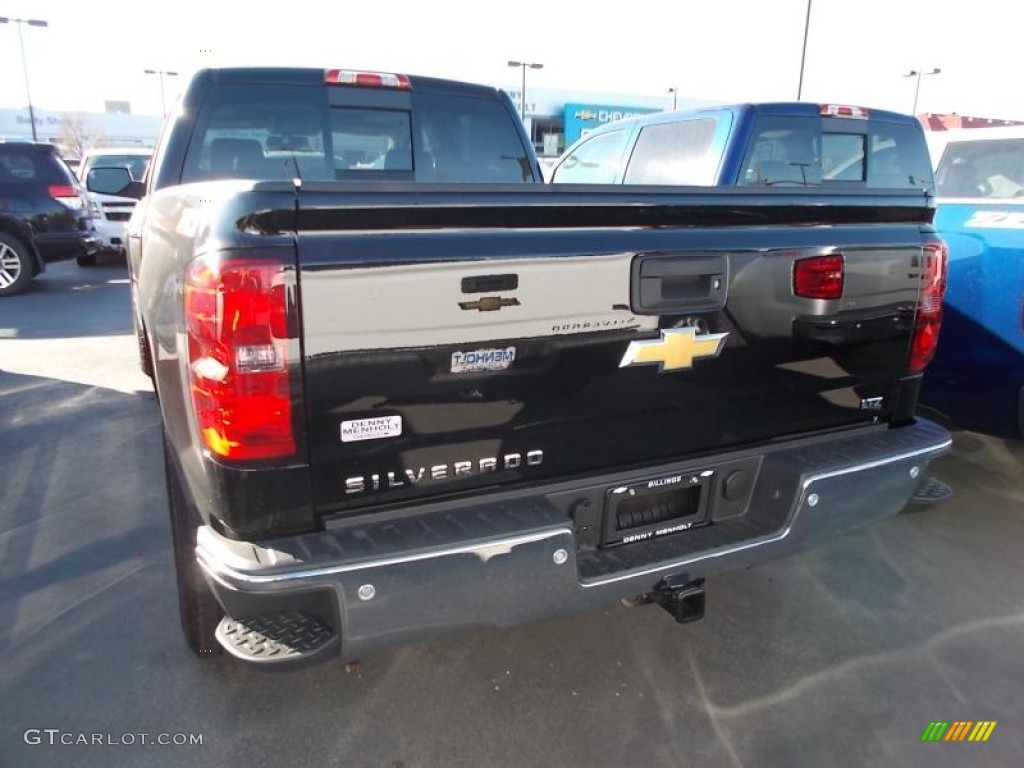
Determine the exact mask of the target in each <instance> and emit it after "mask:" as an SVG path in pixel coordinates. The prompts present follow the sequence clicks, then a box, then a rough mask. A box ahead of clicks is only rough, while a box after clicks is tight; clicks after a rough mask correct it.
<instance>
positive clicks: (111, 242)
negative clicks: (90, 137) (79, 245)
mask: <svg viewBox="0 0 1024 768" xmlns="http://www.w3.org/2000/svg"><path fill="white" fill-rule="evenodd" d="M152 156H153V150H152V149H146V148H142V147H109V148H106V149H91V150H89V151H88V152H86V153H85V154H84V155H83V156H82V161H81V163H79V165H78V168H77V173H78V178H79V179H81V181H82V183H83V184H87V183H88V179H89V171H90V170H92V169H93V168H127V169H128V172H129V173H131V175H132V179H133V180H135V181H141V180H142V177H143V175H144V174H145V173H146V167H147V166H148V165H149V160H150V158H151V157H152ZM89 202H90V205H89V208H90V211H91V213H92V218H93V223H94V225H95V227H96V232H97V234H98V235H99V238H100V248H101V250H105V251H113V252H116V253H124V252H125V248H126V243H125V240H124V225H125V222H127V221H128V219H129V218H131V215H132V210H133V209H134V208H135V203H136V201H135V200H133V199H132V198H129V197H117V196H115V195H102V194H99V193H97V192H90V193H89Z"/></svg>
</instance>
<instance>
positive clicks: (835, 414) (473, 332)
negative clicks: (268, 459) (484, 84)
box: [298, 188, 931, 515]
mask: <svg viewBox="0 0 1024 768" xmlns="http://www.w3.org/2000/svg"><path fill="white" fill-rule="evenodd" d="M467 197H468V198H470V199H471V192H468V191H463V192H461V193H460V195H455V194H442V193H437V194H433V193H425V192H419V193H416V194H413V193H410V194H409V195H407V196H406V197H404V198H403V196H402V195H400V194H399V195H396V194H385V193H381V194H380V195H375V194H374V193H370V192H362V193H361V194H360V195H358V196H356V195H352V196H346V195H340V194H333V195H332V194H330V193H329V192H327V191H321V192H315V191H307V190H304V192H303V194H302V197H301V198H300V203H299V213H298V256H299V258H298V262H299V265H300V266H299V278H300V279H299V283H300V294H301V316H302V328H303V346H304V353H303V354H304V376H305V408H306V415H307V420H308V435H309V456H310V462H311V466H312V476H313V493H314V499H315V503H316V505H317V508H318V510H319V511H320V512H321V513H322V514H328V515H330V514H360V513H365V512H369V511H371V510H372V509H376V508H378V506H379V505H387V506H395V505H400V504H402V503H404V502H406V501H412V500H423V499H424V498H426V497H434V496H438V495H442V494H453V493H454V494H461V493H466V492H473V491H474V489H478V488H480V487H482V486H485V485H486V486H492V485H494V484H500V485H502V486H505V487H507V486H510V485H515V484H521V483H531V482H536V481H540V480H553V479H560V480H561V479H568V478H572V477H580V476H585V475H587V474H588V473H595V472H600V471H607V470H608V469H610V468H616V469H625V468H631V467H636V468H639V467H643V466H644V465H645V464H648V463H652V462H658V461H665V460H667V459H672V458H674V457H683V456H686V457H693V456H700V455H709V456H710V455H711V454H713V453H715V452H719V451H723V450H725V449H728V448H734V447H738V446H744V445H752V444H757V443H758V442H763V441H767V440H777V439H779V438H780V437H781V436H795V435H802V434H808V433H813V432H816V431H820V430H826V429H836V428H842V427H844V426H852V425H858V424H863V423H865V422H871V421H874V420H883V421H886V420H891V419H893V418H907V417H908V416H909V414H905V413H902V410H905V403H904V401H905V398H906V393H905V391H904V390H905V387H906V386H907V384H906V381H905V380H906V378H907V373H906V368H907V355H908V348H909V345H910V341H911V336H912V333H913V326H914V313H915V310H916V305H917V301H918V292H919V286H920V264H921V252H922V247H921V246H922V242H923V237H924V234H923V232H922V225H924V224H927V222H928V221H930V216H931V210H930V209H928V208H927V207H925V205H924V202H923V199H918V198H915V197H910V196H904V197H903V200H904V201H905V205H902V206H901V205H894V203H893V201H892V199H891V198H889V197H888V196H886V197H885V198H883V200H884V202H885V205H884V206H883V205H882V204H881V200H879V199H875V198H873V197H872V196H870V195H864V196H861V197H856V196H850V197H848V196H845V195H844V196H843V197H842V198H837V202H836V203H835V204H829V203H827V202H826V204H823V203H822V199H823V196H822V195H821V194H820V193H815V194H814V195H813V196H811V195H804V194H793V195H789V194H785V195H780V194H770V193H768V194H755V195H747V194H738V193H736V192H734V191H731V190H714V191H711V192H708V191H701V192H700V193H695V192H692V191H691V192H690V194H689V195H686V194H679V193H674V194H668V193H664V192H663V193H661V194H658V195H651V194H647V195H642V194H639V193H634V192H630V191H628V190H623V189H622V188H617V189H616V192H615V194H614V195H608V194H602V195H597V194H593V193H587V192H580V191H578V189H574V190H573V191H572V194H569V193H564V194H562V193H560V192H555V193H553V192H552V191H551V190H550V189H547V190H543V191H538V192H537V193H519V194H517V195H510V200H509V201H503V200H502V199H500V197H498V196H495V195H493V193H492V194H491V195H489V196H488V201H487V205H486V206H473V205H466V204H465V200H466V198H467ZM825 197H826V200H827V196H825ZM378 203H379V204H378ZM403 203H404V204H403ZM505 203H507V205H506V204H505ZM512 203H514V205H512ZM767 222H770V223H767ZM826 225H827V226H826ZM836 257H838V259H839V261H838V262H836V261H835V259H836ZM830 258H831V260H829V259H830ZM804 259H817V261H816V262H815V264H816V265H817V266H819V267H820V266H822V265H823V266H824V268H825V272H828V268H830V267H831V268H833V270H834V269H835V268H836V265H837V264H838V265H839V270H840V276H839V277H840V280H841V296H840V297H839V298H804V297H800V296H795V295H794V274H795V271H797V270H798V269H800V270H802V269H803V267H800V268H798V267H797V266H796V265H797V262H799V261H801V260H804ZM822 259H824V261H822ZM819 272H820V270H819ZM801 273H802V272H801ZM802 274H803V273H802ZM808 274H811V292H812V293H813V292H814V291H815V290H817V289H818V288H820V287H821V286H816V284H814V279H816V278H815V277H814V275H815V274H817V273H815V272H814V270H813V269H812V270H811V271H810V272H808ZM835 277H836V275H835V274H833V273H828V279H834V278H835ZM800 290H804V291H806V290H807V287H806V286H801V288H800ZM826 290H827V287H826Z"/></svg>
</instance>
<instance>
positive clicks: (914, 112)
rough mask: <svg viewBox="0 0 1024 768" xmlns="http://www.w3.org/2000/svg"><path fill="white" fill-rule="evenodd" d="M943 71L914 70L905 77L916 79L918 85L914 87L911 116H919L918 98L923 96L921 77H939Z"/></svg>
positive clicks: (937, 69)
mask: <svg viewBox="0 0 1024 768" xmlns="http://www.w3.org/2000/svg"><path fill="white" fill-rule="evenodd" d="M941 73H942V70H941V69H939V68H938V67H935V69H933V70H932V71H931V72H922V71H921V70H920V69H912V70H910V71H909V72H907V74H905V75H904V77H916V78H917V84H916V85H915V86H914V108H913V109H912V110H911V111H910V114H912V115H914V116H916V115H917V97H918V96H920V95H921V75H938V74H941Z"/></svg>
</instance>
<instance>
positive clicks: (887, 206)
mask: <svg viewBox="0 0 1024 768" xmlns="http://www.w3.org/2000/svg"><path fill="white" fill-rule="evenodd" d="M820 122H821V120H817V123H819V124H820ZM854 125H855V126H857V127H863V126H864V123H861V122H858V123H855V124H854ZM915 135H916V140H917V141H918V142H920V145H919V146H917V147H916V148H908V151H910V150H913V151H915V152H918V153H921V152H923V153H926V150H925V149H924V147H923V142H924V139H923V137H922V136H921V135H920V133H918V134H915ZM155 157H157V158H159V160H156V161H155V164H154V167H153V168H152V169H151V170H150V172H149V173H148V174H147V176H146V183H145V189H144V190H142V191H143V192H144V194H145V196H144V197H143V199H142V201H141V202H140V204H139V205H138V206H137V207H136V209H135V211H134V212H133V214H132V217H131V219H130V221H129V223H128V242H129V259H128V261H129V272H130V274H131V277H132V296H133V304H134V307H135V309H136V324H137V329H138V338H139V350H140V363H141V365H142V368H143V370H144V371H146V372H147V373H148V374H150V375H151V376H152V378H153V381H154V386H155V388H156V392H157V394H158V403H159V409H160V418H161V435H162V440H163V443H164V467H165V474H166V479H167V493H168V506H169V509H170V516H171V538H172V543H173V552H174V559H175V565H176V571H177V576H178V581H177V586H178V594H179V603H178V604H179V610H180V617H181V622H182V627H183V629H184V632H185V636H186V638H187V641H188V643H189V646H190V647H191V648H192V650H193V651H194V652H195V654H196V655H197V656H198V657H199V658H211V657H214V656H216V655H217V653H218V652H219V651H220V650H221V649H224V650H226V651H227V652H228V653H230V654H232V655H234V656H235V657H237V658H239V659H242V660H244V661H245V662H248V663H253V664H263V665H281V666H286V665H293V664H301V663H306V662H316V661H321V660H323V659H326V658H328V657H330V656H335V655H338V654H341V655H343V656H346V657H349V658H351V657H352V656H358V655H359V654H361V653H363V652H365V651H367V650H369V649H372V648H376V647H380V646H383V645H386V644H390V643H400V642H409V641H413V640H419V639H423V638H427V637H431V636H434V635H437V634H439V633H442V632H447V631H452V630H456V629H460V628H461V629H468V628H473V627H481V626H508V625H511V624H516V623H521V622H526V621H531V620H535V619H540V618H542V617H547V616H556V615H561V614H564V613H567V612H569V611H575V610H582V609H586V608H591V607H594V606H597V605H601V604H604V603H607V602H609V601H614V600H615V599H616V598H623V597H636V596H638V595H643V596H645V597H646V598H648V599H649V600H650V601H652V602H656V603H658V604H659V605H661V606H662V607H664V608H665V609H666V610H668V611H669V613H670V614H671V615H672V616H673V617H674V618H675V619H676V620H677V621H679V622H688V621H692V620H695V619H698V618H700V617H701V616H702V615H703V613H704V601H705V594H704V589H703V583H704V579H705V578H706V577H709V576H711V575H713V574H716V573H718V572H721V571H723V570H728V569H734V568H743V567H747V566H749V565H752V564H756V563H760V562H764V561H766V560H770V559H773V558H778V557H783V556H785V555H788V554H790V553H793V552H796V551H798V550H799V549H801V548H803V547H806V546H811V545H814V544H816V543H818V542H821V541H824V540H827V539H828V538H830V537H832V536H834V535H837V534H839V533H841V532H843V531H846V530H849V529H853V528H856V527H859V526H862V525H866V524H869V523H871V522H874V521H876V520H879V519H881V518H884V517H886V516H889V515H894V514H897V513H898V512H899V511H900V510H902V509H903V507H904V506H905V505H906V503H907V501H908V499H909V498H910V497H911V495H912V494H913V492H914V491H915V489H916V488H917V486H918V484H919V483H920V482H921V481H922V479H923V478H924V477H925V471H926V469H927V466H928V464H929V462H930V461H932V460H933V459H935V458H936V457H938V456H941V455H943V454H944V453H945V452H947V451H948V450H949V448H950V436H949V434H948V432H947V431H946V430H945V429H944V428H942V427H941V426H939V425H937V424H934V423H931V422H929V421H927V420H924V419H919V418H917V417H916V416H915V405H916V401H917V391H918V386H919V383H920V379H921V371H922V370H923V369H924V367H925V366H926V365H927V363H928V360H929V358H930V356H931V353H932V349H933V344H934V340H935V334H934V330H935V323H936V322H937V317H938V313H939V312H940V311H941V302H942V292H941V289H942V285H943V278H944V273H945V248H944V245H943V244H942V242H941V241H940V240H939V238H938V237H936V235H935V233H934V231H933V230H932V227H931V225H930V222H931V218H932V216H933V214H934V201H933V199H932V198H931V197H930V196H928V195H927V194H925V193H924V192H923V191H922V190H920V189H917V188H916V187H914V186H913V185H909V184H908V185H906V186H905V187H901V188H898V189H894V188H888V189H880V190H877V191H875V192H874V193H873V194H870V195H866V194H863V192H862V190H860V189H857V188H849V189H847V188H845V187H838V186H837V187H835V188H825V189H821V188H818V189H807V188H800V189H773V188H752V189H744V190H734V189H721V190H693V189H687V190H680V189H671V188H667V187H663V188H660V189H658V190H652V189H650V188H646V189H639V190H638V189H636V188H632V187H630V186H623V185H612V184H605V185H601V186H596V187H588V188H581V187H574V186H572V185H557V184H553V185H548V184H544V183H543V181H542V177H541V172H540V167H539V164H538V162H537V158H536V156H535V153H534V150H533V147H532V146H531V144H530V141H529V137H528V135H527V134H526V132H525V129H524V128H523V125H522V122H521V121H520V119H519V117H518V115H517V114H516V111H515V108H514V107H513V105H512V103H511V101H510V99H509V97H508V96H507V94H504V93H503V92H501V91H499V90H496V89H493V88H484V87H483V86H479V85H473V84H469V83H458V82H452V81H443V80H436V79H433V78H419V77H414V76H405V75H399V74H388V73H368V72H354V71H350V70H338V69H328V70H321V69H210V70H202V71H200V72H198V73H196V74H195V75H194V77H193V79H192V80H191V82H190V83H189V84H188V86H187V87H186V90H185V93H184V95H183V102H182V109H180V110H179V111H178V113H177V115H176V117H174V118H173V119H172V120H171V122H169V123H168V125H167V126H166V128H165V130H164V134H163V136H162V138H161V140H160V147H159V149H158V151H157V153H156V155H155ZM925 170H926V171H927V172H928V173H929V174H930V168H928V167H927V163H926V168H925ZM108 171H109V172H108V174H107V175H108V176H109V179H108V180H107V181H108V182H109V184H110V187H108V188H112V187H113V186H116V185H118V184H121V185H128V184H129V183H130V179H129V176H128V174H127V171H126V170H125V169H108ZM116 175H119V176H120V180H117V179H116V178H115V176H116ZM225 179H232V180H233V181H225ZM435 181H456V182H460V183H455V184H452V183H445V184H434V183H432V182H435ZM425 182H426V183H425ZM464 182H471V183H464Z"/></svg>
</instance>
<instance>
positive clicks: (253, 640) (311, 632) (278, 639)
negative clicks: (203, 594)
mask: <svg viewBox="0 0 1024 768" xmlns="http://www.w3.org/2000/svg"><path fill="white" fill-rule="evenodd" d="M337 639H338V638H337V636H336V635H335V634H334V631H333V630H332V629H331V628H330V627H329V626H327V624H325V623H324V621H323V620H322V619H321V618H320V617H319V616H315V615H313V614H311V613H306V612H304V611H291V612H288V613H273V614H266V615H261V616H249V617H247V618H244V619H235V618H232V617H231V616H225V617H224V618H223V619H221V622H220V625H219V626H218V627H217V640H218V641H219V642H220V644H221V645H222V646H224V649H225V650H226V651H228V652H229V653H231V654H232V655H234V656H237V657H238V658H240V659H243V660H245V661H254V662H259V663H281V662H292V661H297V660H300V659H305V658H308V657H309V656H312V655H314V654H317V653H318V652H320V651H322V650H323V649H324V648H326V647H327V646H328V645H329V644H331V643H332V642H334V641H336V640H337Z"/></svg>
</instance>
